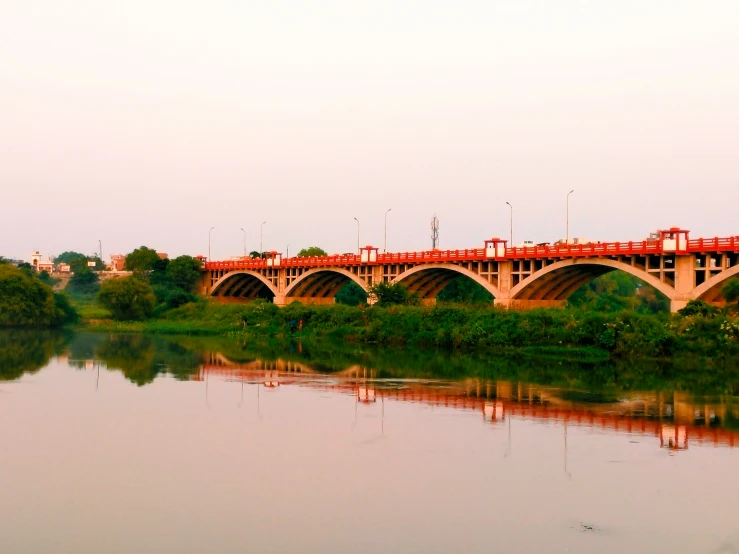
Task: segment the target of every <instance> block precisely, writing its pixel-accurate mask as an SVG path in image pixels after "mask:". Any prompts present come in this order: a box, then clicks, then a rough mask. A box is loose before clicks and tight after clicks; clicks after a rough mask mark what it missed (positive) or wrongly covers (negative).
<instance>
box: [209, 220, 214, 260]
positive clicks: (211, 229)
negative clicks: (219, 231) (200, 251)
mask: <svg viewBox="0 0 739 554" xmlns="http://www.w3.org/2000/svg"><path fill="white" fill-rule="evenodd" d="M213 229H215V227H211V228H210V230H209V231H208V261H211V260H210V233H211V232H212V231H213Z"/></svg>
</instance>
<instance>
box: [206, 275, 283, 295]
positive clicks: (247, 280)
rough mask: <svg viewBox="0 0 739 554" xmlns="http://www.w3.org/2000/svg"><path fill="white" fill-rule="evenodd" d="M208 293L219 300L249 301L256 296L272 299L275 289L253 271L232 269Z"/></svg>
mask: <svg viewBox="0 0 739 554" xmlns="http://www.w3.org/2000/svg"><path fill="white" fill-rule="evenodd" d="M210 295H211V296H212V297H214V298H216V299H217V300H219V301H221V302H249V301H252V300H256V299H258V298H261V299H264V300H268V301H270V302H273V301H274V298H275V296H276V295H277V294H276V291H275V289H274V286H273V285H272V283H270V282H269V281H268V280H267V279H266V278H265V277H263V276H262V275H260V274H259V273H256V272H253V271H234V272H232V273H228V274H226V275H224V276H223V277H222V278H221V279H220V280H219V281H218V282H217V283H216V284H215V285H214V286H213V290H212V291H211V293H210Z"/></svg>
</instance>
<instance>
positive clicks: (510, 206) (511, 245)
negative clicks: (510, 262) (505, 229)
mask: <svg viewBox="0 0 739 554" xmlns="http://www.w3.org/2000/svg"><path fill="white" fill-rule="evenodd" d="M506 204H508V207H509V208H510V209H511V236H510V240H511V243H510V248H513V204H511V203H510V202H506Z"/></svg>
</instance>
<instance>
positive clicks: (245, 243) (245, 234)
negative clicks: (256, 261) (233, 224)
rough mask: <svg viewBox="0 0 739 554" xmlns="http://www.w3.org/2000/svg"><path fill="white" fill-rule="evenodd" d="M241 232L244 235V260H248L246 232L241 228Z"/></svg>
mask: <svg viewBox="0 0 739 554" xmlns="http://www.w3.org/2000/svg"><path fill="white" fill-rule="evenodd" d="M241 232H242V233H244V258H246V231H244V228H243V227H241Z"/></svg>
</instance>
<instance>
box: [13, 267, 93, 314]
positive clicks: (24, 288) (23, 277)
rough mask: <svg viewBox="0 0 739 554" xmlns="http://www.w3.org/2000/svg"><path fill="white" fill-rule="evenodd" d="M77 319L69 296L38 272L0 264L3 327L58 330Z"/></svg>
mask: <svg viewBox="0 0 739 554" xmlns="http://www.w3.org/2000/svg"><path fill="white" fill-rule="evenodd" d="M77 319H78V315H77V312H76V311H75V310H74V308H73V307H72V306H71V304H70V303H69V300H68V299H67V297H66V296H64V295H63V294H57V293H54V292H53V291H52V290H51V287H50V286H49V285H47V284H45V283H43V282H42V281H41V279H40V278H39V277H38V274H37V273H36V272H34V271H33V270H28V269H19V268H17V267H13V266H12V265H10V264H4V263H0V327H33V328H45V327H58V326H61V325H64V324H65V323H73V322H75V321H77Z"/></svg>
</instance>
